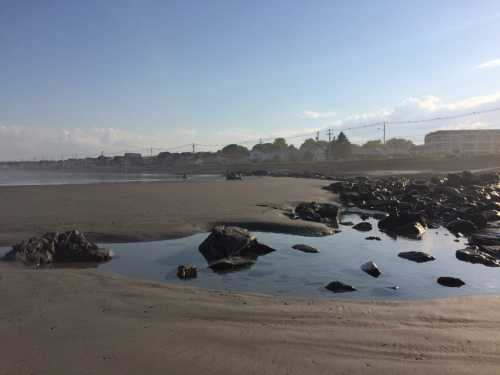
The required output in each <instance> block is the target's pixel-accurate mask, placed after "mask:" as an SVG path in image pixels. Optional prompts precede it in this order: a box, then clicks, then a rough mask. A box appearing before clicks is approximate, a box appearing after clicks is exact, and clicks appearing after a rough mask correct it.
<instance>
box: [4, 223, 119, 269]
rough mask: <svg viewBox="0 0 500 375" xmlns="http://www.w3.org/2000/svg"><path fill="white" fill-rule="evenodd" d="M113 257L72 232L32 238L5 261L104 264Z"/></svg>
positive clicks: (17, 246) (82, 236)
mask: <svg viewBox="0 0 500 375" xmlns="http://www.w3.org/2000/svg"><path fill="white" fill-rule="evenodd" d="M112 256H113V252H112V251H111V250H109V249H104V248H100V247H98V246H97V245H96V244H95V243H93V242H90V241H89V240H87V238H86V237H85V235H84V234H83V233H81V232H79V231H78V230H72V231H68V232H64V233H58V232H54V233H46V234H44V235H43V236H41V237H38V236H36V237H32V238H30V239H28V240H25V241H23V242H21V243H18V244H16V245H14V246H13V247H12V250H11V251H10V252H8V253H7V254H6V255H5V257H4V259H5V260H18V261H21V262H23V263H26V264H35V265H40V264H48V263H53V262H103V261H107V260H110V259H111V258H112Z"/></svg>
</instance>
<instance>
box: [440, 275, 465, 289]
mask: <svg viewBox="0 0 500 375" xmlns="http://www.w3.org/2000/svg"><path fill="white" fill-rule="evenodd" d="M437 282H438V284H440V285H443V286H447V287H449V288H460V287H462V286H464V285H465V283H464V282H463V281H462V280H460V279H458V278H456V277H449V276H442V277H440V278H438V279H437Z"/></svg>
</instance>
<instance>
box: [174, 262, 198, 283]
mask: <svg viewBox="0 0 500 375" xmlns="http://www.w3.org/2000/svg"><path fill="white" fill-rule="evenodd" d="M197 276H198V269H197V268H196V267H195V266H193V265H191V264H186V265H184V264H182V265H180V266H178V267H177V277H178V278H179V279H181V280H187V279H194V278H196V277H197Z"/></svg>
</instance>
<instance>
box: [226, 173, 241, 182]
mask: <svg viewBox="0 0 500 375" xmlns="http://www.w3.org/2000/svg"><path fill="white" fill-rule="evenodd" d="M242 179H243V178H242V176H241V173H238V172H228V173H226V180H242Z"/></svg>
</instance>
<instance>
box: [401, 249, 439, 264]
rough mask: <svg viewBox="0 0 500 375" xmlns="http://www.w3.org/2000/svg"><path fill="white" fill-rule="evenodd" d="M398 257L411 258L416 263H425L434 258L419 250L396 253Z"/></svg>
mask: <svg viewBox="0 0 500 375" xmlns="http://www.w3.org/2000/svg"><path fill="white" fill-rule="evenodd" d="M398 257H400V258H403V259H407V260H411V261H412V262H416V263H425V262H430V261H433V260H436V258H434V257H433V256H432V255H430V254H427V253H424V252H421V251H404V252H401V253H399V254H398Z"/></svg>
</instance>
